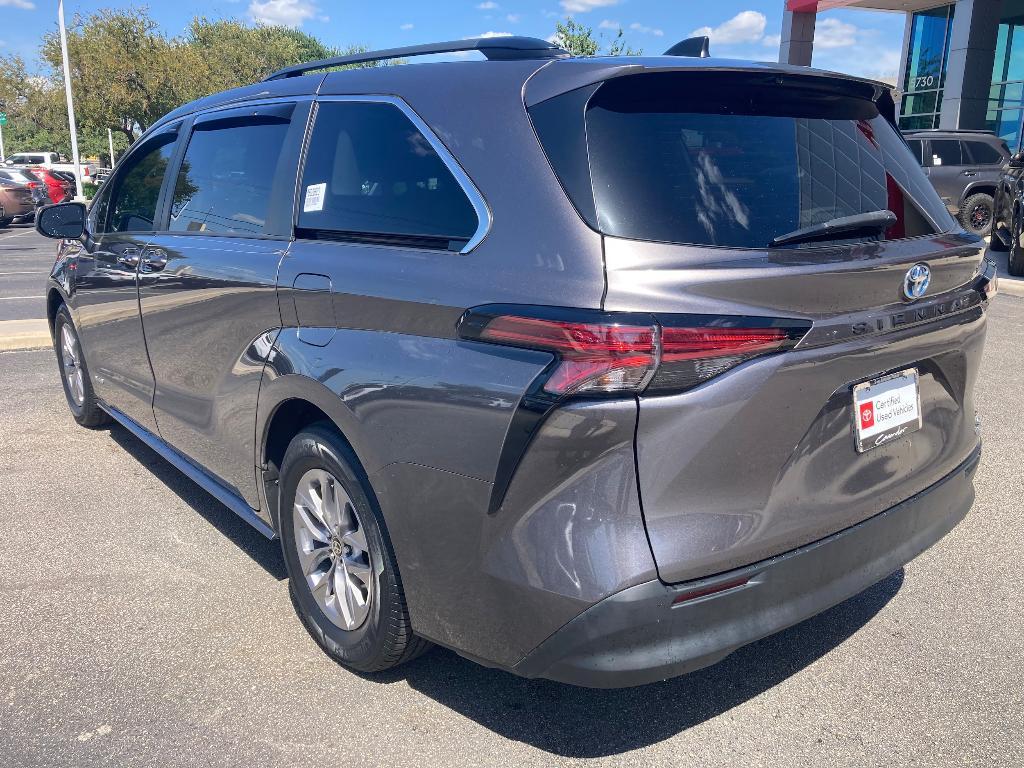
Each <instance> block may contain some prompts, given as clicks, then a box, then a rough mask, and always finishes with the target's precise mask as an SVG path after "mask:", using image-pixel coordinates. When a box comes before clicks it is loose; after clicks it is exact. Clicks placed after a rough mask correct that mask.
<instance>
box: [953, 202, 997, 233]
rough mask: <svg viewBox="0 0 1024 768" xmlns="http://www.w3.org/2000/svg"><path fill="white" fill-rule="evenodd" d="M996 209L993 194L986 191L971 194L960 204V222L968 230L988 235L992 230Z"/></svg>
mask: <svg viewBox="0 0 1024 768" xmlns="http://www.w3.org/2000/svg"><path fill="white" fill-rule="evenodd" d="M994 210H995V209H994V208H993V202H992V196H991V195H986V194H985V193H984V192H979V193H977V194H974V195H971V196H970V197H968V198H967V199H966V200H964V202H963V205H961V206H960V223H961V224H962V225H963V227H964V229H966V230H967V231H968V232H971V233H972V234H975V235H977V236H978V237H988V235H989V233H991V232H992V215H993V211H994ZM993 236H994V235H993Z"/></svg>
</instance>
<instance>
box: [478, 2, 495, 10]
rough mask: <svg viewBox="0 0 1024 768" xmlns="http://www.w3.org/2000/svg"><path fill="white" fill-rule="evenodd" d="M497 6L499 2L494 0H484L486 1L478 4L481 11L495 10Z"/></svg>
mask: <svg viewBox="0 0 1024 768" xmlns="http://www.w3.org/2000/svg"><path fill="white" fill-rule="evenodd" d="M497 7H498V4H497V3H496V2H494V0H484V2H482V3H480V5H478V6H477V8H479V9H480V10H481V11H493V10H494V9H495V8H497Z"/></svg>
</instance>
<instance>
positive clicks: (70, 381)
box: [60, 323, 85, 407]
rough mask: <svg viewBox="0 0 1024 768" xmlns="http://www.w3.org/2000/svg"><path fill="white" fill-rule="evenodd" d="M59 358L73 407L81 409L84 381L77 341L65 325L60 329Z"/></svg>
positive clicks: (83, 400)
mask: <svg viewBox="0 0 1024 768" xmlns="http://www.w3.org/2000/svg"><path fill="white" fill-rule="evenodd" d="M60 356H61V363H62V364H63V366H64V380H65V381H66V382H67V385H68V392H70V393H71V399H72V400H74V402H75V405H77V406H79V407H81V406H82V404H83V403H84V402H85V379H84V377H83V374H82V360H81V354H80V351H79V348H78V339H77V338H75V334H74V332H73V331H72V330H71V327H70V326H68V325H67V324H66V323H65V324H64V325H62V326H61V329H60Z"/></svg>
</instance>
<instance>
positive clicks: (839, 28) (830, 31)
mask: <svg viewBox="0 0 1024 768" xmlns="http://www.w3.org/2000/svg"><path fill="white" fill-rule="evenodd" d="M859 32H860V29H858V28H857V27H856V26H854V25H853V24H847V23H846V22H845V21H840V20H839V19H822V20H821V21H819V22H818V24H817V25H816V26H815V29H814V47H815V49H816V50H823V49H828V48H847V47H849V46H851V45H854V44H856V42H857V35H858V33H859Z"/></svg>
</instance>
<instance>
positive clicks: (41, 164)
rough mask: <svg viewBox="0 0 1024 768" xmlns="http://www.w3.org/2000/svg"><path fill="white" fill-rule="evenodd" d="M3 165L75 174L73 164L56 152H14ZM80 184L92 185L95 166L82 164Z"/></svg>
mask: <svg viewBox="0 0 1024 768" xmlns="http://www.w3.org/2000/svg"><path fill="white" fill-rule="evenodd" d="M4 165H8V166H12V165H13V166H18V167H20V168H28V167H31V168H46V169H47V170H50V171H65V172H66V173H74V172H75V164H74V163H69V162H67V158H65V157H62V156H61V155H60V154H58V153H57V152H16V153H15V154H13V155H9V156H8V157H7V159H6V160H4ZM81 165H82V183H83V184H86V183H92V176H93V175H94V174H95V173H96V168H97V166H95V165H93V164H92V163H82V164H81Z"/></svg>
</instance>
